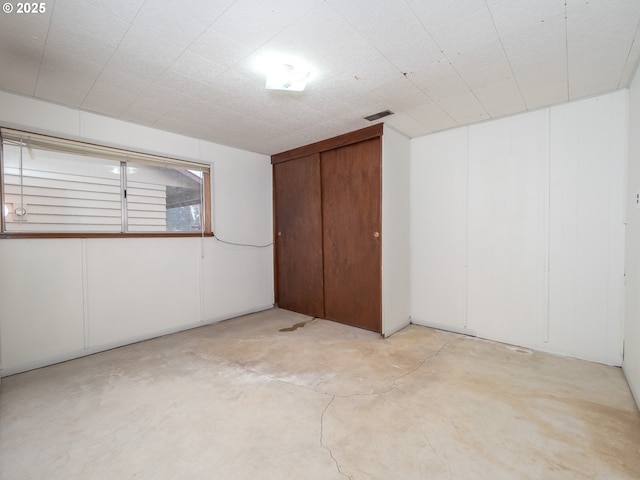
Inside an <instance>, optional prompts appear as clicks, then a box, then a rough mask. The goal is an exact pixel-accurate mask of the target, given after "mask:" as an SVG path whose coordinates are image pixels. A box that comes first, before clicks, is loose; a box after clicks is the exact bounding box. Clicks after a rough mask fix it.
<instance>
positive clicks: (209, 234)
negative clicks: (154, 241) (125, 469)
mask: <svg viewBox="0 0 640 480" xmlns="http://www.w3.org/2000/svg"><path fill="white" fill-rule="evenodd" d="M213 236H214V235H213V232H205V233H204V235H203V234H202V232H131V233H108V232H104V233H100V232H4V233H0V239H11V238H14V239H18V238H21V239H25V238H163V237H166V238H182V237H185V238H191V237H213Z"/></svg>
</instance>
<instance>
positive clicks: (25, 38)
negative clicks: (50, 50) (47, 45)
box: [0, 8, 53, 49]
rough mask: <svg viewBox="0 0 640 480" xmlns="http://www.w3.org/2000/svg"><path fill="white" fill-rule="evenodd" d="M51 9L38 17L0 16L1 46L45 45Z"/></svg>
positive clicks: (3, 14) (13, 14) (15, 14)
mask: <svg viewBox="0 0 640 480" xmlns="http://www.w3.org/2000/svg"><path fill="white" fill-rule="evenodd" d="M52 10H53V9H51V8H49V9H47V11H46V12H45V13H38V14H37V15H21V14H17V13H15V12H14V13H11V14H5V13H2V14H0V46H1V47H3V49H4V47H5V46H6V45H5V44H6V43H14V44H16V45H22V44H24V43H36V44H38V45H44V42H45V40H46V39H47V32H48V31H49V24H50V22H51V13H52Z"/></svg>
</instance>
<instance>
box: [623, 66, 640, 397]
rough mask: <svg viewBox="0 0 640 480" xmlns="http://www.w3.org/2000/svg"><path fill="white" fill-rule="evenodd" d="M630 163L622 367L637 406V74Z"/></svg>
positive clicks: (631, 108) (631, 102)
mask: <svg viewBox="0 0 640 480" xmlns="http://www.w3.org/2000/svg"><path fill="white" fill-rule="evenodd" d="M628 159H629V165H628V180H629V181H628V188H627V200H626V206H627V237H626V265H625V272H626V280H627V282H626V283H627V284H626V295H625V298H626V305H625V317H626V318H625V326H624V361H623V364H622V368H623V370H624V373H625V375H626V377H627V380H628V382H629V386H630V387H631V391H632V392H633V395H634V396H635V399H636V403H637V404H638V405H639V406H640V207H639V206H638V204H637V200H636V195H638V194H640V74H638V71H637V70H636V73H635V77H634V78H633V80H632V83H631V87H630V89H629V157H628Z"/></svg>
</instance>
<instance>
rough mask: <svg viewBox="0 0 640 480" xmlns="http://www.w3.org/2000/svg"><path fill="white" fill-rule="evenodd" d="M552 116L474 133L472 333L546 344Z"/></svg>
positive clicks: (471, 149)
mask: <svg viewBox="0 0 640 480" xmlns="http://www.w3.org/2000/svg"><path fill="white" fill-rule="evenodd" d="M546 121H547V118H546V112H545V111H538V112H534V113H530V114H527V115H520V116H516V117H512V118H508V119H504V120H498V121H496V122H489V123H484V124H480V125H475V126H472V127H469V159H468V164H469V168H468V177H469V178H468V185H469V188H468V306H467V307H468V320H467V321H468V326H469V328H471V329H473V330H476V331H477V332H478V334H479V335H481V336H485V337H488V338H492V339H495V340H499V341H504V342H510V343H516V344H519V345H525V346H536V345H537V344H539V340H540V338H541V333H542V328H543V322H544V318H543V314H544V313H545V310H546V309H545V291H546V289H545V285H546V283H545V282H546V280H545V278H546V277H545V268H544V267H545V249H546V245H545V243H544V238H545V232H546V223H545V216H546V211H545V208H544V207H545V204H546V203H545V202H546V190H545V187H544V185H545V178H546V168H547V167H546V165H547V160H546V158H547V157H546V156H547V150H548V149H547V142H546V136H547V122H546Z"/></svg>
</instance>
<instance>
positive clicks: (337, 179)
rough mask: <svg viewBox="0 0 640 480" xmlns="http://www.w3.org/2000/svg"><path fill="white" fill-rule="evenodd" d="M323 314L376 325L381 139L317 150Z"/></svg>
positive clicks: (378, 322)
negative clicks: (320, 159)
mask: <svg viewBox="0 0 640 480" xmlns="http://www.w3.org/2000/svg"><path fill="white" fill-rule="evenodd" d="M321 170H322V219H323V220H322V224H323V235H322V238H323V245H324V281H325V284H324V297H325V317H326V318H328V319H330V320H335V321H338V322H341V323H346V324H349V325H353V326H356V327H361V328H365V329H368V330H373V331H376V332H380V331H381V327H382V313H381V312H382V300H381V293H382V272H381V262H382V232H381V225H382V222H381V217H382V208H381V188H382V178H381V175H382V162H381V139H380V138H379V137H378V138H373V139H371V140H366V141H364V142H360V143H356V144H353V145H348V146H346V147H341V148H338V149H335V150H329V151H327V152H323V153H322V162H321Z"/></svg>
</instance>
